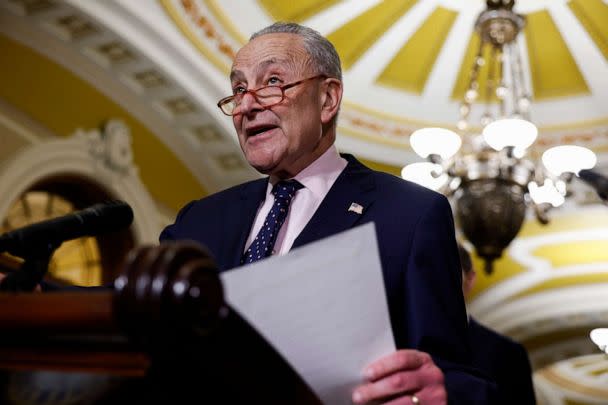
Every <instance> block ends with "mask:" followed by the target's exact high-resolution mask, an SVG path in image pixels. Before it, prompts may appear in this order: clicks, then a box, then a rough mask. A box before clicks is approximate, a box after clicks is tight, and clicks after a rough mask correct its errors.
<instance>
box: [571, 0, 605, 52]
mask: <svg viewBox="0 0 608 405" xmlns="http://www.w3.org/2000/svg"><path fill="white" fill-rule="evenodd" d="M568 6H569V7H570V9H571V10H572V12H573V13H574V14H575V15H576V18H578V20H579V21H580V23H581V24H582V25H583V27H585V30H586V31H587V33H589V35H590V36H591V38H593V42H595V44H596V45H597V47H598V48H599V49H600V51H602V53H603V54H604V57H605V58H606V59H608V6H607V5H606V3H605V2H603V1H602V0H572V1H570V2H568Z"/></svg>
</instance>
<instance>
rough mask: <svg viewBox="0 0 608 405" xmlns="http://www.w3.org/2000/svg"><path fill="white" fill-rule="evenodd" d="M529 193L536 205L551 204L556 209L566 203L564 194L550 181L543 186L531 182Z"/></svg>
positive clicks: (546, 181) (546, 180) (547, 180)
mask: <svg viewBox="0 0 608 405" xmlns="http://www.w3.org/2000/svg"><path fill="white" fill-rule="evenodd" d="M528 191H529V192H530V197H531V198H532V201H534V203H535V204H542V203H549V204H551V205H552V206H554V207H559V206H560V205H562V204H563V203H564V201H565V198H564V196H563V194H562V193H561V192H560V191H559V190H558V188H557V187H556V185H555V184H554V183H553V181H551V180H550V179H545V183H544V184H543V185H542V186H539V185H538V184H537V183H536V182H535V181H531V182H530V183H528Z"/></svg>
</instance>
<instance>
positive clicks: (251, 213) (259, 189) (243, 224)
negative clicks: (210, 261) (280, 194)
mask: <svg viewBox="0 0 608 405" xmlns="http://www.w3.org/2000/svg"><path fill="white" fill-rule="evenodd" d="M267 186H268V178H264V179H259V180H255V181H252V182H249V183H246V184H244V185H243V186H242V187H241V189H240V190H239V198H238V199H234V200H232V201H230V202H229V203H228V204H227V207H226V211H225V212H226V213H227V214H226V223H225V226H224V227H223V229H222V239H221V240H222V253H221V259H220V260H221V263H222V264H223V268H224V269H231V268H233V267H236V266H239V265H240V262H241V256H242V253H243V250H244V249H245V242H246V241H247V237H248V236H249V232H250V230H251V226H252V225H253V221H254V219H255V215H256V213H257V211H258V208H259V207H260V203H261V202H262V201H263V200H264V199H265V198H266V189H267Z"/></svg>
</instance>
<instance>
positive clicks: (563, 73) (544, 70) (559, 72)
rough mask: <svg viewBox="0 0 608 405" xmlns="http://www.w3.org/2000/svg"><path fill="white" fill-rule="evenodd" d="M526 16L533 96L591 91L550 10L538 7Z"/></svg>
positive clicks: (563, 94) (549, 96)
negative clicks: (538, 9) (539, 9)
mask: <svg viewBox="0 0 608 405" xmlns="http://www.w3.org/2000/svg"><path fill="white" fill-rule="evenodd" d="M526 18H527V24H526V27H525V31H524V34H525V38H526V44H527V47H528V58H529V60H530V73H531V76H532V88H533V95H534V99H535V100H543V99H551V98H556V97H565V96H573V95H579V94H588V93H589V88H588V87H587V83H586V82H585V79H584V78H583V75H582V74H581V72H580V70H579V68H578V66H577V65H576V62H575V61H574V57H573V56H572V55H571V54H570V50H569V49H568V46H567V45H566V43H565V42H564V38H563V37H562V34H561V33H560V32H559V30H558V28H557V26H556V25H555V22H554V21H553V18H552V17H551V15H550V14H549V12H548V11H546V10H542V11H537V12H534V13H530V14H528V15H527V16H526Z"/></svg>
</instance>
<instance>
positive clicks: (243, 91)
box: [232, 86, 247, 94]
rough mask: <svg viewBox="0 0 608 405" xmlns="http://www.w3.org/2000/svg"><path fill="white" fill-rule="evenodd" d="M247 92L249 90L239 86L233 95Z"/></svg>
mask: <svg viewBox="0 0 608 405" xmlns="http://www.w3.org/2000/svg"><path fill="white" fill-rule="evenodd" d="M246 91H247V89H246V88H245V87H243V86H237V87H235V88H233V89H232V93H233V94H243V93H245V92H246Z"/></svg>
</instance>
